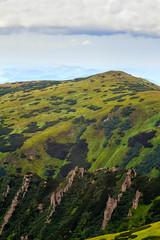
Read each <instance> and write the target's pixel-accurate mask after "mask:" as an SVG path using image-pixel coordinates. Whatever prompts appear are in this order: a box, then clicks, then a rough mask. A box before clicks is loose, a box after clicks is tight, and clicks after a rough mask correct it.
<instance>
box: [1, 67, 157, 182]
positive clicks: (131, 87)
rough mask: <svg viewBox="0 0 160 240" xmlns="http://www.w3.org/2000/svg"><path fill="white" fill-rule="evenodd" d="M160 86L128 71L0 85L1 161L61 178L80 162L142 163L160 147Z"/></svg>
mask: <svg viewBox="0 0 160 240" xmlns="http://www.w3.org/2000/svg"><path fill="white" fill-rule="evenodd" d="M4 86H5V87H4ZM159 90H160V87H159V86H156V85H155V84H153V83H150V82H148V81H147V80H144V79H141V78H135V77H133V76H131V75H129V74H126V73H124V72H121V71H117V72H116V71H109V72H105V73H102V74H96V75H93V76H91V77H87V78H77V79H75V80H70V81H62V82H61V81H36V82H24V83H23V82H21V83H14V84H7V85H1V89H0V95H1V108H0V115H1V132H0V135H1V136H0V140H1V149H0V151H1V155H0V161H1V166H2V167H3V169H4V170H5V171H6V172H8V173H9V172H10V173H17V174H20V173H22V174H25V173H26V172H27V171H33V172H35V173H37V174H39V175H40V176H41V177H45V176H47V175H53V176H54V177H56V176H59V177H60V178H61V177H63V175H64V177H65V176H66V174H67V172H68V171H70V170H71V169H73V168H74V167H75V166H77V165H79V164H80V167H83V166H86V167H87V168H90V170H94V169H96V168H99V167H113V166H114V167H115V166H116V167H118V168H123V167H126V166H127V168H132V167H136V164H135V162H136V161H137V162H138V161H139V160H140V157H141V156H142V155H143V153H145V155H147V153H148V154H149V153H150V152H151V150H154V149H156V147H158V146H157V143H158V141H159V140H158V139H159V134H158V126H159V125H158V124H159V122H158V121H159V112H158V106H159V94H160V93H159ZM152 122H153V123H152ZM155 125H156V126H155ZM126 133H127V134H126ZM141 138H146V140H145V141H142V140H140V139H141ZM14 139H16V141H14ZM156 139H157V141H156ZM150 141H154V142H155V141H156V144H154V145H153V144H151V143H150ZM130 142H132V143H130ZM16 143H17V144H16ZM58 149H59V150H58ZM62 150H63V153H61V151H62ZM76 152H79V153H80V154H79V157H78V158H77V154H76ZM139 155H141V156H139ZM153 155H154V153H153ZM124 156H125V159H124V160H123V162H122V159H123V158H124ZM44 159H48V160H45V161H44ZM136 159H137V160H136ZM144 161H145V160H144ZM156 164H157V165H155V166H154V167H153V168H152V167H150V166H149V167H148V168H149V169H148V171H149V170H150V171H152V173H151V175H152V176H154V175H155V176H156V175H158V174H159V173H158V172H159V170H158V171H157V167H158V169H159V165H158V163H156ZM150 168H151V169H150ZM3 169H2V170H3ZM60 169H61V170H60ZM152 169H153V170H152ZM59 170H60V171H59ZM150 171H149V172H150ZM149 172H147V173H149ZM145 174H146V173H145Z"/></svg>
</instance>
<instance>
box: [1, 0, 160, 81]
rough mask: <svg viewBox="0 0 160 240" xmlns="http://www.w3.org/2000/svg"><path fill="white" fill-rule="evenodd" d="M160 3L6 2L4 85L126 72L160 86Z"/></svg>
mask: <svg viewBox="0 0 160 240" xmlns="http://www.w3.org/2000/svg"><path fill="white" fill-rule="evenodd" d="M159 13H160V0H58V1H57V0H36V1H33V0H0V16H1V17H0V83H3V82H9V81H20V80H37V79H55V80H56V79H71V78H74V77H79V76H86V75H90V74H94V73H97V72H104V71H109V70H123V71H126V72H128V73H130V74H132V75H135V76H140V77H143V78H146V79H148V80H151V81H153V82H155V83H157V84H159V85H160V14H159Z"/></svg>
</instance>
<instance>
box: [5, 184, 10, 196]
mask: <svg viewBox="0 0 160 240" xmlns="http://www.w3.org/2000/svg"><path fill="white" fill-rule="evenodd" d="M9 191H10V186H9V185H7V190H6V192H4V193H3V196H4V197H7V195H8V193H9Z"/></svg>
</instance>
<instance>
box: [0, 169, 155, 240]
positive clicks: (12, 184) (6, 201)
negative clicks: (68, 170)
mask: <svg viewBox="0 0 160 240" xmlns="http://www.w3.org/2000/svg"><path fill="white" fill-rule="evenodd" d="M74 173H75V175H74ZM71 176H74V177H73V182H72V181H71V180H70V181H69V177H71ZM126 176H127V174H126V171H124V170H121V171H115V172H113V171H111V170H109V169H101V170H96V171H94V172H89V173H87V172H83V169H77V170H75V172H74V171H73V172H72V174H70V175H69V176H68V177H67V178H66V179H64V180H63V181H62V182H61V184H60V182H58V181H57V180H54V179H53V178H51V177H48V178H47V179H46V180H44V179H41V178H40V177H39V176H37V175H36V174H34V175H32V174H28V176H25V178H24V179H23V177H18V176H15V175H10V176H8V177H6V176H4V177H1V178H0V223H1V226H3V225H2V224H3V222H4V220H3V218H4V216H6V215H7V213H8V211H9V210H10V209H12V207H13V202H14V200H13V199H15V197H16V195H17V194H19V195H18V202H17V205H16V207H15V210H14V211H13V212H12V215H11V216H10V217H9V220H8V222H7V223H6V224H5V225H4V228H3V231H2V235H1V239H2V240H6V239H14V240H16V239H20V237H21V236H27V235H28V239H32V240H33V239H34V240H41V239H45V240H47V239H48V240H51V239H59V240H61V239H66V240H69V239H74V240H77V239H81V240H83V239H86V238H89V237H94V236H98V235H101V234H104V233H112V232H119V231H122V230H127V229H132V230H130V231H129V232H128V233H126V234H123V235H122V234H121V235H118V236H117V237H116V238H115V239H121V237H122V236H123V237H127V236H129V235H131V234H133V233H134V232H136V231H138V230H142V229H144V227H142V225H143V224H150V223H153V222H155V221H160V208H159V202H160V200H159V199H160V178H157V179H152V180H149V178H148V177H142V176H140V175H137V176H135V175H134V172H133V173H132V175H130V176H131V186H130V187H128V188H127V189H126V191H125V192H123V194H122V197H121V199H120V201H119V202H118V205H117V207H116V209H115V210H114V211H113V213H112V216H111V219H110V221H109V223H108V226H107V227H106V228H105V230H104V231H102V230H101V226H102V222H103V219H104V210H105V209H106V203H107V201H108V197H109V196H110V197H113V198H114V199H117V197H118V194H119V193H121V188H122V185H123V183H124V181H125V179H126ZM26 179H27V182H28V187H26V186H27V184H26ZM69 182H70V186H69V188H68V190H67V191H66V192H65V193H63V194H60V195H58V194H57V196H60V198H61V201H60V204H58V203H57V202H56V208H55V211H54V212H53V213H52V214H50V213H51V211H52V208H53V206H54V204H53V205H52V204H51V200H50V199H51V195H52V194H53V192H55V194H56V193H60V192H63V189H64V188H65V186H67V184H68V183H69ZM22 186H25V187H23V188H22ZM137 190H138V191H140V192H141V194H142V196H141V197H140V199H139V202H138V208H137V209H136V210H135V209H133V207H132V205H133V200H134V199H135V198H136V192H137ZM24 192H25V194H24ZM52 199H53V198H52ZM130 209H131V211H132V216H130V217H128V216H127V215H128V212H129V210H130ZM142 209H143V211H142ZM122 213H123V214H122ZM33 223H34V224H33ZM17 226H18V227H17ZM133 235H134V234H133ZM127 239H128V238H127Z"/></svg>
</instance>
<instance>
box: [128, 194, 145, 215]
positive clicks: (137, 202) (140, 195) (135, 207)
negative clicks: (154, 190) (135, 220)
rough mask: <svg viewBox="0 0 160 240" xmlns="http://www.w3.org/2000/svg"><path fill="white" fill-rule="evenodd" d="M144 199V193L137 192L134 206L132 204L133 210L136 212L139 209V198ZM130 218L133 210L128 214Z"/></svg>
mask: <svg viewBox="0 0 160 240" xmlns="http://www.w3.org/2000/svg"><path fill="white" fill-rule="evenodd" d="M140 197H142V193H141V192H139V191H138V190H137V191H136V198H135V199H134V200H133V204H132V208H134V209H135V210H136V209H137V208H138V204H139V198H140ZM127 216H128V217H131V216H132V210H131V209H129V212H128V215H127Z"/></svg>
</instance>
